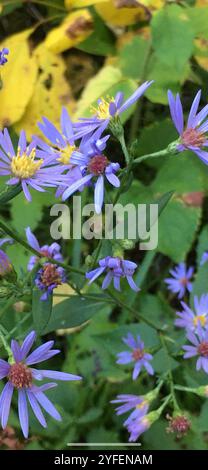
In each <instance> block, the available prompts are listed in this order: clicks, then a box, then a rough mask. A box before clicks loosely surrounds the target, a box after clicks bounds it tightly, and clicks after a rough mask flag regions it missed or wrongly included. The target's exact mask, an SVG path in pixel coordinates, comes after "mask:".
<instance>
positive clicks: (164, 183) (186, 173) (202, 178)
mask: <svg viewBox="0 0 208 470" xmlns="http://www.w3.org/2000/svg"><path fill="white" fill-rule="evenodd" d="M164 158H165V162H164V165H163V166H162V167H161V169H160V171H159V172H158V173H157V176H156V178H155V180H154V182H153V185H152V188H153V190H154V191H156V192H157V191H158V192H161V193H163V192H165V191H168V190H170V188H171V189H172V188H173V189H174V190H175V191H176V192H178V193H179V194H185V193H189V192H194V191H202V190H203V188H206V184H207V183H206V180H207V175H208V170H207V167H206V166H205V165H204V164H203V163H202V162H201V161H200V160H199V159H198V158H197V157H196V156H195V155H193V154H192V153H191V152H184V153H183V154H182V153H181V154H179V155H171V156H170V157H164ZM179 174H180V178H179Z"/></svg>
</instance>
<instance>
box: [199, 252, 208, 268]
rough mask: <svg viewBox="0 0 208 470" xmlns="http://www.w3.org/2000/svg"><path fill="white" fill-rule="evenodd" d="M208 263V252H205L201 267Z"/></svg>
mask: <svg viewBox="0 0 208 470" xmlns="http://www.w3.org/2000/svg"><path fill="white" fill-rule="evenodd" d="M207 261H208V251H205V252H204V253H203V255H202V257H201V261H200V266H203V264H205V263H206V262H207Z"/></svg>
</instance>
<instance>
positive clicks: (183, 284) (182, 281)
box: [180, 277, 188, 286]
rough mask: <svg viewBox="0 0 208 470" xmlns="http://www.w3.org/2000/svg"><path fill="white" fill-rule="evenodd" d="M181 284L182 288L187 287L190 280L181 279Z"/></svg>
mask: <svg viewBox="0 0 208 470" xmlns="http://www.w3.org/2000/svg"><path fill="white" fill-rule="evenodd" d="M180 283H181V284H182V286H186V285H187V284H188V279H187V278H186V277H182V278H181V279H180Z"/></svg>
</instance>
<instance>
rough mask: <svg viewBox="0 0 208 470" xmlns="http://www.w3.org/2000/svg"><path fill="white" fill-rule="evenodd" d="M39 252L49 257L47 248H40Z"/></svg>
mask: <svg viewBox="0 0 208 470" xmlns="http://www.w3.org/2000/svg"><path fill="white" fill-rule="evenodd" d="M40 252H41V255H42V256H45V257H46V258H50V255H49V252H48V250H46V249H45V250H41V251H40Z"/></svg>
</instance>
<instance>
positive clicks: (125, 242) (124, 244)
mask: <svg viewBox="0 0 208 470" xmlns="http://www.w3.org/2000/svg"><path fill="white" fill-rule="evenodd" d="M120 245H121V246H122V247H123V248H124V250H132V249H133V248H134V247H135V242H134V241H133V240H128V239H127V238H125V239H124V240H121V241H120Z"/></svg>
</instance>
